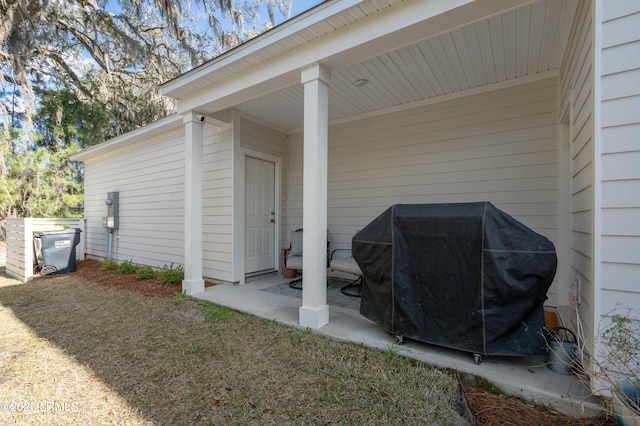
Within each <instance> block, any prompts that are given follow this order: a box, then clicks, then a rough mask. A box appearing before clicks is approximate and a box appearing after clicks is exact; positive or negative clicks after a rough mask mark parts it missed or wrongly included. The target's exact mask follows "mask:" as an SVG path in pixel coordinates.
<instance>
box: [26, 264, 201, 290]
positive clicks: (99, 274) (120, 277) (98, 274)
mask: <svg viewBox="0 0 640 426" xmlns="http://www.w3.org/2000/svg"><path fill="white" fill-rule="evenodd" d="M100 266H101V263H100V262H99V261H97V260H81V261H78V262H76V272H74V273H73V274H74V275H75V276H77V277H80V278H84V279H86V280H89V281H92V282H94V283H96V284H100V285H105V286H110V287H117V288H126V289H129V290H133V291H137V292H139V293H142V294H144V295H146V296H164V297H170V296H173V295H174V294H175V293H180V292H181V291H182V284H181V283H176V284H162V283H161V282H160V280H159V279H157V278H150V279H146V280H136V278H135V274H121V273H119V272H118V271H113V270H112V271H101V270H100ZM34 279H47V277H41V276H40V275H37V274H36V275H34ZM212 285H214V284H213V283H212V282H209V281H205V287H209V286H212Z"/></svg>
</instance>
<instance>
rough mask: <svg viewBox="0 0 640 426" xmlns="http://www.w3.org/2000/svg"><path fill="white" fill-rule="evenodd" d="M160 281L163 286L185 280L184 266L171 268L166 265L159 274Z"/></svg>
mask: <svg viewBox="0 0 640 426" xmlns="http://www.w3.org/2000/svg"><path fill="white" fill-rule="evenodd" d="M158 279H159V280H160V282H161V283H162V284H175V283H179V282H180V281H182V280H183V279H184V269H183V268H182V265H177V266H175V267H174V266H173V262H171V266H167V265H164V266H163V267H162V270H161V271H160V272H159V273H158Z"/></svg>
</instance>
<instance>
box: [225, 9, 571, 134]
mask: <svg viewBox="0 0 640 426" xmlns="http://www.w3.org/2000/svg"><path fill="white" fill-rule="evenodd" d="M576 3H577V0H540V1H537V2H534V3H531V4H528V5H526V6H524V7H521V8H518V9H515V10H509V11H507V12H505V13H502V14H500V15H496V16H493V17H491V18H489V19H485V20H482V21H478V22H475V23H473V24H470V25H467V26H464V27H461V28H456V29H453V30H451V31H448V32H446V33H443V34H439V35H437V36H435V37H432V38H429V39H426V40H422V41H418V42H416V43H415V44H411V45H409V46H405V47H402V48H400V49H396V50H393V51H391V52H385V53H383V54H381V55H378V56H375V57H372V58H369V59H367V60H364V61H362V62H359V63H356V64H351V65H348V66H345V67H342V68H338V69H335V70H333V72H332V75H331V86H330V94H329V118H330V120H338V119H342V118H345V117H349V116H354V115H359V114H363V113H367V112H371V111H376V110H382V109H385V108H389V107H394V106H398V105H403V104H407V103H412V102H417V101H421V100H426V99H433V98H437V97H438V96H443V95H447V94H452V93H457V92H462V91H465V90H468V89H474V88H478V87H482V86H487V85H490V84H493V83H499V82H503V81H508V80H512V79H516V78H521V77H527V76H532V75H535V74H539V73H544V72H547V71H549V70H557V69H559V67H560V63H561V61H562V57H563V54H564V50H565V46H566V44H567V40H568V37H569V30H570V27H571V22H572V20H573V15H574V11H575V7H576ZM389 4H390V2H388V1H385V2H384V4H382V5H380V6H381V7H384V6H385V5H389ZM371 12H372V11H366V10H361V9H359V8H354V10H353V11H352V13H351V15H350V16H351V17H350V18H349V19H353V20H357V19H358V17H359V16H360V14H364V15H366V13H371ZM341 17H342V18H340V19H339V20H336V21H331V22H327V23H326V24H325V26H324V27H322V29H320V28H319V27H316V26H314V27H313V28H309V32H302V33H301V34H300V38H299V39H298V38H296V37H294V38H292V39H287V40H288V42H289V43H294V44H296V43H299V44H304V43H306V42H308V41H309V40H311V39H312V38H313V37H321V36H322V34H326V33H328V32H330V31H334V30H335V29H336V28H339V27H340V26H342V25H348V20H345V19H344V17H343V15H341ZM317 31H320V32H317ZM292 46H293V45H291V46H289V47H292ZM281 48H283V46H274V47H273V49H274V50H269V51H268V52H261V53H260V55H258V57H257V58H253V59H252V60H254V61H259V60H266V59H268V58H269V55H270V54H279V53H280V51H279V50H278V49H281ZM247 60H249V59H248V58H247ZM215 78H224V77H222V76H216V77H215ZM358 79H365V80H367V81H368V82H369V84H367V85H365V86H363V87H359V88H358V87H356V86H354V84H353V82H354V81H356V80H358ZM236 108H237V109H239V110H240V111H242V112H244V113H246V114H249V115H251V116H254V117H256V118H259V119H261V120H264V121H266V122H269V123H272V124H274V125H276V126H278V127H281V128H284V129H298V128H300V127H302V124H303V88H302V85H300V84H297V85H293V86H290V87H287V88H284V89H281V90H278V91H275V92H273V93H270V94H268V95H264V96H261V97H259V98H256V99H253V100H251V101H247V102H244V103H241V104H239V105H237V106H236Z"/></svg>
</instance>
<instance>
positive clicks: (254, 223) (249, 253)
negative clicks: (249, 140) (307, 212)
mask: <svg viewBox="0 0 640 426" xmlns="http://www.w3.org/2000/svg"><path fill="white" fill-rule="evenodd" d="M244 206H245V227H246V229H245V256H246V259H245V273H251V272H257V271H264V270H268V269H274V266H275V255H274V245H275V219H276V217H275V164H274V163H272V162H270V161H265V160H259V159H257V158H253V157H245V202H244Z"/></svg>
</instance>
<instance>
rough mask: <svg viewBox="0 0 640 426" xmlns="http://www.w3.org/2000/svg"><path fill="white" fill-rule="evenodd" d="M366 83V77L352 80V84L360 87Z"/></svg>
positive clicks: (367, 82)
mask: <svg viewBox="0 0 640 426" xmlns="http://www.w3.org/2000/svg"><path fill="white" fill-rule="evenodd" d="M367 84H369V80H367V79H366V78H359V79H357V80H356V81H354V82H353V85H354V86H356V87H358V88H360V87H364V86H366V85H367Z"/></svg>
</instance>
